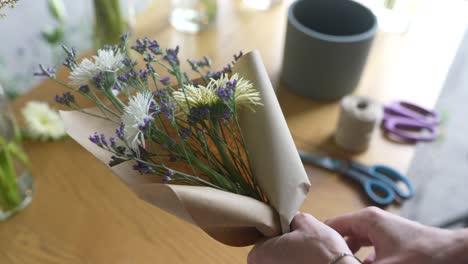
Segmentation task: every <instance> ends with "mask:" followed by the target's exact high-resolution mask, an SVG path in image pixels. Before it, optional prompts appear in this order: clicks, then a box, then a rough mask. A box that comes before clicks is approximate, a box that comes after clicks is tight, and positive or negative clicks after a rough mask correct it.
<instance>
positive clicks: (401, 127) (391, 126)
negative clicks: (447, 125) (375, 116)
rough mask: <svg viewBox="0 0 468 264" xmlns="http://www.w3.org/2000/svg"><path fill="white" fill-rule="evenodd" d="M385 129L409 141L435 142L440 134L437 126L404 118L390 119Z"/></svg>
mask: <svg viewBox="0 0 468 264" xmlns="http://www.w3.org/2000/svg"><path fill="white" fill-rule="evenodd" d="M384 128H385V130H387V131H388V132H389V133H392V134H394V135H395V136H397V137H399V138H402V139H405V140H409V141H426V142H428V141H433V140H435V139H436V138H437V136H438V134H439V133H438V130H437V127H436V126H433V125H429V124H427V123H421V122H418V121H414V120H412V119H409V118H404V117H392V118H390V119H388V120H387V121H385V124H384ZM422 130H427V131H428V132H429V133H422V132H420V131H422Z"/></svg>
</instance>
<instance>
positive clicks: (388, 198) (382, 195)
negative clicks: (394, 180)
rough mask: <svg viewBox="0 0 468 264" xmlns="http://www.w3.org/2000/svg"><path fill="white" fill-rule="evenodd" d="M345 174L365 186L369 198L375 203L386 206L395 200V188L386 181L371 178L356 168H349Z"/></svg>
mask: <svg viewBox="0 0 468 264" xmlns="http://www.w3.org/2000/svg"><path fill="white" fill-rule="evenodd" d="M343 174H344V175H345V176H347V177H349V178H351V179H353V180H355V181H357V182H359V183H360V184H361V185H362V187H363V188H364V191H365V192H366V194H367V196H368V197H369V199H371V200H372V201H373V202H374V203H376V204H378V205H381V206H386V205H389V204H391V203H392V202H393V201H394V200H395V194H394V192H393V190H392V189H391V188H390V187H389V186H388V185H386V184H385V183H383V182H381V181H379V180H377V179H373V178H370V177H369V176H367V175H365V174H364V173H363V172H361V171H359V170H355V169H348V170H346V171H344V172H343Z"/></svg>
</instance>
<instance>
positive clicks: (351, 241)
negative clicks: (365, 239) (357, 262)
mask: <svg viewBox="0 0 468 264" xmlns="http://www.w3.org/2000/svg"><path fill="white" fill-rule="evenodd" d="M345 241H346V244H347V245H348V247H349V250H351V252H352V253H353V254H356V252H358V251H359V249H361V247H362V246H363V245H361V242H360V241H359V240H358V239H356V238H353V237H346V239H345Z"/></svg>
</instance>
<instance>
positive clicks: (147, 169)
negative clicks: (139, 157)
mask: <svg viewBox="0 0 468 264" xmlns="http://www.w3.org/2000/svg"><path fill="white" fill-rule="evenodd" d="M133 169H134V170H136V171H138V172H139V173H140V174H149V173H154V170H153V168H152V167H151V166H149V165H147V164H146V163H143V162H140V161H137V162H136V164H135V165H133Z"/></svg>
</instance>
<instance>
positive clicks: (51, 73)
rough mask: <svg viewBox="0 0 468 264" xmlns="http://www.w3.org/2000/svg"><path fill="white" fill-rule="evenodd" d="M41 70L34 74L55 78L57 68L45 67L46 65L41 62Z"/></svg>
mask: <svg viewBox="0 0 468 264" xmlns="http://www.w3.org/2000/svg"><path fill="white" fill-rule="evenodd" d="M39 69H40V72H36V73H34V76H47V77H50V78H55V68H53V67H48V68H45V67H44V65H42V64H39Z"/></svg>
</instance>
